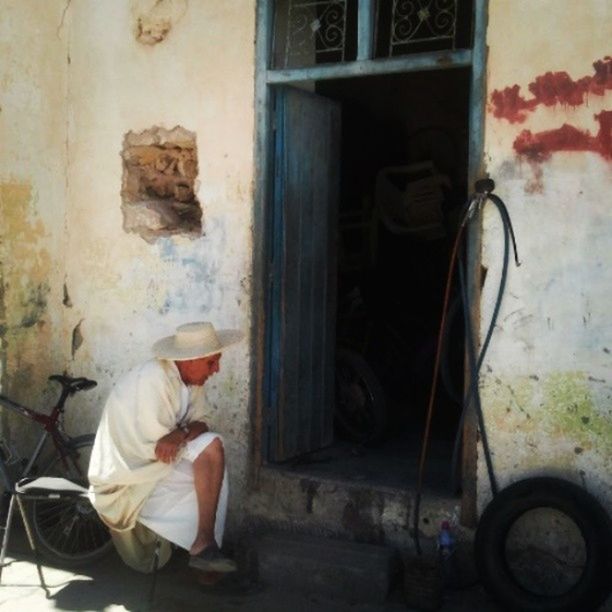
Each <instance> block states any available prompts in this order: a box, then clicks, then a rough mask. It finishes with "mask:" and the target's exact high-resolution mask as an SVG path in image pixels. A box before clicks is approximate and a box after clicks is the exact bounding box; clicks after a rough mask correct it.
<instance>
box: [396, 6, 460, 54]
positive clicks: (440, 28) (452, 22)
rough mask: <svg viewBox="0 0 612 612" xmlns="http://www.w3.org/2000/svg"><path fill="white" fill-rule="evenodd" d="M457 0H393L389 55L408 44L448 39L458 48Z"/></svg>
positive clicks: (451, 44)
mask: <svg viewBox="0 0 612 612" xmlns="http://www.w3.org/2000/svg"><path fill="white" fill-rule="evenodd" d="M456 33H457V0H393V9H392V14H391V32H390V37H389V56H392V55H395V54H396V53H397V52H398V51H399V52H402V51H405V50H406V47H405V46H406V45H414V44H416V43H429V42H438V41H441V42H446V43H447V45H448V46H450V47H452V48H455V38H456Z"/></svg>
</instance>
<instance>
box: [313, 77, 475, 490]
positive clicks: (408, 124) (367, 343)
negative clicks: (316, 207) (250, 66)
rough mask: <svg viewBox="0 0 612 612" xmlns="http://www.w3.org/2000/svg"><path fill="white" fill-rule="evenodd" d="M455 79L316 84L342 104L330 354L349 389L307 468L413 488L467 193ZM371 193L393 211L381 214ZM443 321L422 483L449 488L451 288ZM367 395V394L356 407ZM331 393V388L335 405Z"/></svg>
mask: <svg viewBox="0 0 612 612" xmlns="http://www.w3.org/2000/svg"><path fill="white" fill-rule="evenodd" d="M469 83H470V74H469V71H468V70H463V69H453V70H440V71H435V72H421V73H413V74H403V75H385V76H381V77H367V78H364V77H362V78H358V79H342V80H334V81H321V82H318V83H317V84H316V93H317V94H318V95H321V96H325V97H328V98H331V99H333V100H336V101H338V102H339V103H340V104H341V107H342V145H341V157H342V159H341V190H340V202H339V224H338V234H337V238H338V240H337V244H338V270H337V272H338V276H337V287H338V292H337V303H338V311H337V320H336V329H337V353H338V355H339V356H340V358H343V356H344V357H345V358H346V359H348V360H349V362H350V363H349V369H350V368H351V367H355V368H356V369H357V370H358V372H357V374H355V376H356V377H357V379H359V378H360V377H361V380H357V384H356V385H354V384H353V382H354V381H353V382H351V381H350V380H349V381H348V382H346V381H345V388H344V391H347V390H348V391H347V393H345V397H344V401H345V402H349V403H351V402H353V404H354V405H353V408H351V407H350V406H349V407H348V408H347V410H348V411H349V412H350V411H351V410H352V409H354V414H349V416H348V420H349V421H350V420H351V419H356V421H355V422H356V423H357V425H356V428H355V429H351V424H350V423H349V426H348V427H346V426H343V423H342V419H341V420H340V422H339V421H338V419H336V422H335V431H336V444H335V445H334V447H333V448H332V449H327V450H325V451H320V453H319V454H318V458H317V459H316V460H315V459H314V458H312V457H311V458H310V460H306V463H307V464H308V463H310V468H311V469H315V471H321V470H324V471H329V472H331V473H333V474H334V475H336V474H337V475H338V476H342V477H347V478H359V479H363V480H371V481H374V482H378V483H381V484H386V485H391V486H397V487H407V486H411V485H413V484H414V477H415V475H416V466H417V457H418V452H419V449H420V444H421V436H422V432H423V426H424V420H425V414H426V408H427V402H428V396H429V392H430V387H431V379H432V371H433V364H434V355H435V349H436V341H437V334H438V327H439V322H440V315H441V307H442V301H443V295H444V289H445V283H446V278H447V272H448V261H449V257H450V251H451V248H452V244H453V240H454V237H455V235H456V231H457V225H458V220H459V213H460V209H461V207H462V205H463V204H464V202H465V200H466V195H467V164H468V100H469ZM389 168H391V169H392V170H389ZM393 168H394V170H393ZM381 171H382V173H381ZM381 177H383V178H381ZM381 184H385V185H387V186H388V187H389V189H391V190H392V191H393V193H394V194H396V195H394V196H393V197H394V198H399V202H400V206H405V207H406V210H407V211H408V212H407V213H406V214H404V212H403V211H404V209H403V208H400V212H399V213H398V211H397V210H395V209H394V208H393V206H394V205H393V206H391V205H387V203H386V200H384V197H383V196H382V195H381V191H380V189H377V185H379V186H380V185H381ZM402 194H407V195H405V196H404V195H402ZM395 201H396V200H393V202H395ZM415 203H416V204H415ZM415 205H417V206H416V208H415ZM450 316H451V321H450V324H449V331H448V333H447V334H445V335H446V337H447V340H448V342H447V344H446V348H445V350H444V354H443V367H442V369H443V380H441V382H440V385H439V387H438V392H437V400H436V404H435V413H434V418H433V430H432V452H431V454H430V461H429V468H428V475H429V476H428V477H429V479H430V484H432V485H433V486H436V487H444V486H448V484H449V482H450V478H449V475H450V456H451V451H452V446H453V441H454V437H455V433H456V431H457V427H458V419H459V414H460V406H459V403H458V401H456V400H457V398H459V397H460V396H461V394H462V391H463V368H464V364H463V352H464V338H463V314H462V306H461V304H460V300H459V299H458V288H457V287H454V288H453V292H452V299H451V312H450ZM347 354H348V357H347ZM355 355H356V356H355ZM353 359H354V362H352V361H351V360H353ZM364 362H365V365H364ZM340 367H341V366H340V365H339V366H338V368H340ZM362 368H363V369H365V370H366V372H365V373H364V372H362V371H361V369H362ZM348 376H349V378H350V376H351V374H349V375H348ZM372 378H374V381H373V382H372V381H371V379H372ZM364 379H366V382H364ZM337 385H338V383H337ZM360 385H361V386H360ZM371 388H373V389H374V390H375V391H376V393H375V394H373V395H375V396H376V397H374V399H372V398H371V397H370V403H369V405H368V406H366V407H365V408H364V404H368V402H367V400H366V399H364V395H365V396H368V394H369V392H370V390H371ZM339 394H342V389H341V390H340V391H339V390H338V387H337V389H336V395H337V398H336V399H337V401H339V400H338V395H339ZM346 396H348V399H347V397H346ZM381 396H382V399H381ZM453 397H454V398H453ZM376 398H378V399H376ZM379 400H380V401H379ZM377 402H378V403H379V404H380V403H381V402H382V404H384V408H380V409H381V410H382V411H383V412H386V415H384V416H383V417H381V420H380V421H377V420H376V419H377V417H372V416H371V415H370V416H365V417H364V415H363V414H362V415H361V417H360V415H359V411H360V410H362V411H363V410H366V411H367V410H369V411H370V412H376V410H377V409H378V408H377V406H376V404H377ZM345 408H346V406H345ZM360 418H361V419H362V420H361V421H359V419H360ZM368 419H370V420H369V421H368ZM360 426H361V427H362V428H363V429H365V430H366V431H367V430H369V431H370V434H365V433H364V431H363V429H362V430H360Z"/></svg>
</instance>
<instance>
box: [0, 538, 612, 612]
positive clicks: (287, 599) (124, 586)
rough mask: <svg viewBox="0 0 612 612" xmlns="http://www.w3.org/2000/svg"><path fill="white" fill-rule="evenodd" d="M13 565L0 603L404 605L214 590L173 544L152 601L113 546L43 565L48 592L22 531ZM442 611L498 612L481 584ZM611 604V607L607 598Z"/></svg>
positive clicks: (243, 610)
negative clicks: (84, 563) (72, 564)
mask: <svg viewBox="0 0 612 612" xmlns="http://www.w3.org/2000/svg"><path fill="white" fill-rule="evenodd" d="M7 561H8V565H7V567H5V568H4V571H3V574H2V587H0V609H2V610H8V611H11V612H13V611H15V612H21V611H24V612H25V611H26V610H27V611H28V612H30V611H34V610H36V611H37V610H72V611H85V610H95V611H98V610H105V611H107V610H108V611H117V610H130V611H145V610H147V609H151V610H154V611H159V612H161V611H163V612H175V611H176V612H178V611H180V612H187V611H189V610H194V611H195V610H207V611H209V612H238V611H240V612H407V611H409V610H413V609H414V608H408V607H407V606H406V603H405V601H404V599H403V595H402V592H401V590H400V589H398V590H397V591H395V592H394V593H392V594H391V596H390V598H389V601H388V602H387V603H385V604H381V605H373V604H364V603H360V602H341V601H333V600H329V599H322V598H320V597H317V596H316V595H314V594H308V593H298V592H288V591H281V590H277V589H272V588H270V587H266V585H262V584H253V583H252V582H251V581H249V580H248V579H247V578H246V577H243V576H238V577H236V578H235V579H233V580H232V581H231V584H229V585H228V586H227V587H225V588H223V589H218V590H217V592H215V591H211V590H210V588H207V587H202V586H200V585H198V583H197V581H196V579H195V576H194V575H193V574H192V573H191V570H189V568H188V567H187V555H186V553H181V552H176V553H175V554H174V556H173V558H172V559H171V561H170V562H169V563H168V565H167V566H166V567H164V568H163V569H162V570H161V571H160V572H159V574H158V578H157V584H156V589H155V598H154V604H153V606H152V608H149V607H148V601H149V593H150V589H151V584H152V580H151V576H147V575H144V574H140V573H137V572H135V571H132V570H131V569H129V568H128V567H126V566H125V565H124V564H123V563H122V561H121V560H120V559H119V558H118V557H117V556H116V555H115V554H114V553H113V554H111V555H109V556H108V557H106V558H105V559H103V560H102V561H100V562H99V563H97V564H95V565H93V566H90V567H88V568H85V569H80V570H79V571H77V572H72V571H68V570H66V569H60V568H56V567H50V566H48V565H45V566H44V576H45V580H46V582H47V585H48V587H49V597H48V598H47V597H46V595H45V592H44V590H43V589H42V588H41V587H40V583H39V581H38V575H37V571H36V565H35V563H34V562H33V557H32V555H31V554H30V551H29V549H28V547H27V543H26V540H25V537H24V535H23V533H20V532H19V531H16V532H15V533H14V535H13V536H12V542H11V547H10V550H9V555H8V559H7ZM440 610H441V611H442V612H476V611H477V612H499V611H500V610H501V608H499V607H498V606H497V605H496V604H495V603H493V602H492V601H491V600H490V598H489V597H488V596H487V594H486V593H485V592H484V591H483V589H482V588H481V587H480V586H479V585H475V586H472V587H471V588H468V589H464V590H462V591H452V592H448V593H445V594H444V597H443V605H442V607H441V608H440ZM605 610H606V611H608V610H612V607H609V606H606V608H605Z"/></svg>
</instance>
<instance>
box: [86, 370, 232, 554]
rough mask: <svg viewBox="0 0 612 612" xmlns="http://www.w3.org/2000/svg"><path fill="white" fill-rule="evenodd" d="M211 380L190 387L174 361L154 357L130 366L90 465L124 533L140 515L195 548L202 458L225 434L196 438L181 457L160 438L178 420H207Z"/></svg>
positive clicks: (104, 503) (223, 500) (103, 505)
mask: <svg viewBox="0 0 612 612" xmlns="http://www.w3.org/2000/svg"><path fill="white" fill-rule="evenodd" d="M203 399H204V396H203V387H202V386H199V387H192V386H189V387H187V386H186V385H185V384H184V383H183V381H182V380H181V377H180V374H179V372H178V369H177V367H176V365H175V364H174V362H172V361H167V360H158V359H153V360H151V361H148V362H146V363H144V364H142V365H141V366H139V367H137V368H135V369H134V370H131V371H130V372H128V373H127V374H126V375H125V376H124V377H122V378H121V380H120V381H119V382H118V383H117V385H116V387H115V388H114V389H113V391H112V392H111V394H110V396H109V398H108V400H107V402H106V406H105V408H104V413H103V415H102V418H101V421H100V425H99V427H98V432H97V434H96V441H95V443H94V446H93V449H92V453H91V460H90V465H89V481H90V483H91V492H92V501H93V504H94V506H95V508H96V510H97V511H98V513H99V514H100V516H101V517H102V519H103V520H104V522H105V523H106V524H107V525H108V526H109V527H110V528H111V529H113V530H115V531H116V532H129V531H130V530H133V529H134V527H135V525H136V523H137V522H140V523H143V524H144V525H146V526H147V527H149V528H150V529H152V530H153V531H155V532H156V533H158V534H159V535H161V536H163V537H164V538H166V539H168V540H170V541H171V542H174V543H176V544H178V545H179V546H181V547H183V548H187V549H189V548H190V547H191V544H192V543H193V541H194V540H195V536H196V531H197V526H198V507H197V498H196V495H195V488H194V481H193V468H192V463H193V461H194V459H195V458H196V457H197V456H198V455H199V454H200V453H201V452H202V451H203V450H204V449H205V448H206V446H208V444H210V442H212V441H213V440H214V439H215V438H216V437H219V436H218V435H217V434H214V433H211V432H208V433H205V434H203V435H201V436H198V437H197V438H196V439H194V440H191V441H190V442H188V443H187V445H186V446H185V447H184V449H182V451H181V452H180V454H179V456H178V457H177V460H176V461H175V462H174V463H173V464H166V463H163V462H161V461H158V460H157V459H156V457H155V445H156V444H157V442H158V440H159V439H160V438H162V437H163V436H164V435H166V434H168V433H169V432H171V431H172V430H174V429H176V427H177V425H180V424H188V423H191V422H193V421H205V414H204V402H203ZM227 495H228V485H227V474H225V475H224V478H223V484H222V487H221V494H220V496H219V504H218V507H217V522H216V525H215V539H216V540H217V542H218V544H219V545H221V539H222V537H223V529H224V525H225V515H226V512H227Z"/></svg>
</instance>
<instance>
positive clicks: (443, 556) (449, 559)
mask: <svg viewBox="0 0 612 612" xmlns="http://www.w3.org/2000/svg"><path fill="white" fill-rule="evenodd" d="M456 544H457V543H456V540H455V534H454V533H453V532H452V530H451V526H450V523H449V522H448V521H442V524H441V525H440V533H439V534H438V558H439V560H440V570H441V573H442V580H443V582H444V584H445V585H446V586H453V585H454V584H455V549H456Z"/></svg>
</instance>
